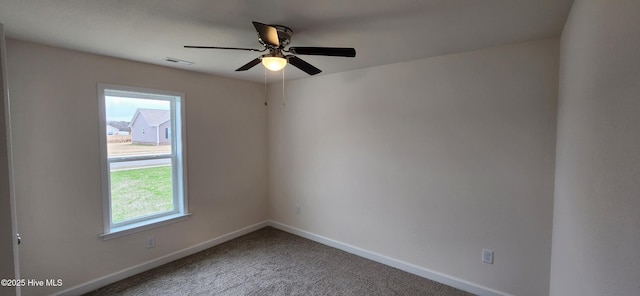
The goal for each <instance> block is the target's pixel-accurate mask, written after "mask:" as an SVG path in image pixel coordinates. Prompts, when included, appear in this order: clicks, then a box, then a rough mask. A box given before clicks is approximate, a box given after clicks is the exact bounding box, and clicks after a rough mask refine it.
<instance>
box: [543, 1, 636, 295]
mask: <svg viewBox="0 0 640 296" xmlns="http://www.w3.org/2000/svg"><path fill="white" fill-rule="evenodd" d="M638 15H640V1H634V0H619V1H575V2H574V4H573V8H572V9H571V13H570V15H569V18H568V20H567V23H566V25H565V28H564V31H563V33H562V38H561V54H560V56H561V63H560V96H559V110H558V140H557V159H556V163H557V165H556V181H555V184H556V188H555V201H554V216H553V220H554V224H553V252H552V253H553V255H552V261H551V284H550V295H585V296H589V295H594V296H595V295H640V182H639V180H640V116H639V115H640V58H638V55H639V54H640V17H638Z"/></svg>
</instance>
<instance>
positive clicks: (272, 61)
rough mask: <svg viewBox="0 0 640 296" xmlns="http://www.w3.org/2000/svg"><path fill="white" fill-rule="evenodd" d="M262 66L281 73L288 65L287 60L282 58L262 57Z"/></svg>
mask: <svg viewBox="0 0 640 296" xmlns="http://www.w3.org/2000/svg"><path fill="white" fill-rule="evenodd" d="M262 65H263V66H264V67H265V68H267V69H268V70H270V71H274V72H275V71H280V70H282V69H283V68H284V67H285V66H286V65H287V59H285V58H281V57H262Z"/></svg>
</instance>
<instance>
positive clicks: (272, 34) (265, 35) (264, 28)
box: [253, 22, 280, 47]
mask: <svg viewBox="0 0 640 296" xmlns="http://www.w3.org/2000/svg"><path fill="white" fill-rule="evenodd" d="M253 26H254V27H255V28H256V31H258V36H260V40H262V42H264V43H265V44H266V45H271V46H274V47H280V41H279V40H278V30H277V29H276V28H275V27H272V26H269V25H265V24H263V23H259V22H253Z"/></svg>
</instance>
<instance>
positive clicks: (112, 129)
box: [107, 124, 120, 136]
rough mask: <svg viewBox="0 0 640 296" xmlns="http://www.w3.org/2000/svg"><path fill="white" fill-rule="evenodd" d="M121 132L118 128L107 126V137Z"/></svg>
mask: <svg viewBox="0 0 640 296" xmlns="http://www.w3.org/2000/svg"><path fill="white" fill-rule="evenodd" d="M119 131H120V129H118V128H117V127H115V126H113V125H110V124H107V136H115V135H117V134H118V132H119Z"/></svg>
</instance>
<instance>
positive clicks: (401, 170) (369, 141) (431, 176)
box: [268, 39, 559, 295]
mask: <svg viewBox="0 0 640 296" xmlns="http://www.w3.org/2000/svg"><path fill="white" fill-rule="evenodd" d="M558 59H559V41H558V40H557V39H550V40H542V41H535V42H529V43H523V44H516V45H509V46H503V47H496V48H489V49H484V50H478V51H473V52H467V53H461V54H453V55H447V56H441V57H436V58H429V59H423V60H415V61H410V62H404V63H399V64H392V65H385V66H380V67H373V68H367V69H362V70H356V71H351V72H344V73H339V74H332V75H326V76H320V77H313V78H308V79H301V80H296V81H290V82H287V83H286V84H285V89H286V90H285V94H284V99H285V100H286V107H284V108H283V107H282V106H281V100H282V99H283V97H282V95H283V94H282V87H281V85H279V84H273V85H271V86H270V88H269V103H270V104H269V111H268V112H269V114H268V123H269V124H268V134H269V137H268V143H269V145H268V151H269V152H268V153H269V198H270V200H269V206H270V212H269V213H270V217H271V218H272V219H273V220H275V221H278V222H281V223H284V224H288V225H291V226H294V227H297V228H300V229H302V230H305V231H309V232H312V233H315V234H318V235H322V236H325V237H327V238H330V239H334V240H337V241H340V242H344V243H347V244H350V245H353V246H355V247H359V248H362V249H365V250H368V251H371V252H375V253H378V254H382V255H384V256H388V257H391V258H395V259H398V260H402V261H405V262H411V263H412V264H415V265H418V266H420V267H424V268H427V269H430V270H433V271H436V272H439V273H443V274H446V275H448V276H451V277H454V278H458V279H462V280H464V281H468V282H471V283H474V284H476V285H480V286H485V287H490V288H492V289H495V290H498V291H502V292H505V293H511V294H515V295H545V294H547V293H548V283H549V268H550V256H551V231H552V212H553V209H552V206H553V186H554V159H555V141H556V104H557V94H558V63H559V61H558ZM297 205H299V206H300V209H301V212H300V214H296V206H297ZM483 248H487V249H492V250H494V251H495V264H494V265H487V264H483V263H482V262H481V251H482V249H483Z"/></svg>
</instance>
